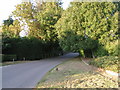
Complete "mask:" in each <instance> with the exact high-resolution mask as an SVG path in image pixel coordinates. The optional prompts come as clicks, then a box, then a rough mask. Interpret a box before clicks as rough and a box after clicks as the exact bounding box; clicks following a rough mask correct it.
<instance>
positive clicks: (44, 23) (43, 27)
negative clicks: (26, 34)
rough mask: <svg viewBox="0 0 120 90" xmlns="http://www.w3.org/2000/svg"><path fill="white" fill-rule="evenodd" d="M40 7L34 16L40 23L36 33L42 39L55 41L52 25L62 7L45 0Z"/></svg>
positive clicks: (59, 15)
mask: <svg viewBox="0 0 120 90" xmlns="http://www.w3.org/2000/svg"><path fill="white" fill-rule="evenodd" d="M42 8H43V9H42V10H41V11H39V12H38V13H37V15H36V16H35V17H36V19H37V20H38V23H39V24H40V29H39V30H38V31H37V35H38V36H39V37H40V38H41V39H43V40H47V41H56V40H57V37H56V36H57V35H56V33H55V28H54V25H55V24H56V22H57V21H58V20H59V18H60V17H61V13H62V8H61V7H60V6H59V5H57V4H56V2H46V3H44V5H43V6H42Z"/></svg>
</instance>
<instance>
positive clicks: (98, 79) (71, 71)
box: [36, 58, 118, 88]
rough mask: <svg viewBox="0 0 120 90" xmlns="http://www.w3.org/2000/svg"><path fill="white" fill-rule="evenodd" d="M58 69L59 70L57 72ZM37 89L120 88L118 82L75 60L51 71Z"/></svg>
mask: <svg viewBox="0 0 120 90" xmlns="http://www.w3.org/2000/svg"><path fill="white" fill-rule="evenodd" d="M57 69H58V70H57ZM36 87H37V88H118V82H117V80H116V81H112V80H110V79H109V78H107V77H104V76H101V75H100V74H98V73H97V72H95V70H94V69H93V68H92V67H90V66H87V65H85V64H84V63H83V62H81V60H80V58H75V59H72V60H69V61H67V62H64V63H62V64H60V65H58V66H56V67H55V68H53V69H52V70H50V71H49V72H48V73H47V74H46V75H45V76H44V77H43V79H42V80H41V81H40V82H39V83H38V85H37V86H36Z"/></svg>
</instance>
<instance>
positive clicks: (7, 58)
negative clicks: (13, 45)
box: [2, 54, 17, 62]
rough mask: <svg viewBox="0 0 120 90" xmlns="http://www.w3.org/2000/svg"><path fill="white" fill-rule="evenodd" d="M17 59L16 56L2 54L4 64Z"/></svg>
mask: <svg viewBox="0 0 120 90" xmlns="http://www.w3.org/2000/svg"><path fill="white" fill-rule="evenodd" d="M13 59H14V60H16V59H17V56H16V55H4V54H2V62H5V61H13Z"/></svg>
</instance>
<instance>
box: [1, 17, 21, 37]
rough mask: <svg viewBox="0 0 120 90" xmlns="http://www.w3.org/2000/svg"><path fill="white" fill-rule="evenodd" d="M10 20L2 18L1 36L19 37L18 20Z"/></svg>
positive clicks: (19, 27)
mask: <svg viewBox="0 0 120 90" xmlns="http://www.w3.org/2000/svg"><path fill="white" fill-rule="evenodd" d="M10 20H11V19H8V20H4V25H3V26H2V37H3V38H7V37H9V38H13V37H19V33H20V32H21V26H20V22H19V21H18V20H14V21H13V20H12V21H11V22H9V21H10Z"/></svg>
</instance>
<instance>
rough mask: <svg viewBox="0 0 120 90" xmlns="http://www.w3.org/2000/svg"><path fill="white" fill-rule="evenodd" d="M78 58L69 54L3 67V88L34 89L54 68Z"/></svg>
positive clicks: (75, 54) (76, 54)
mask: <svg viewBox="0 0 120 90" xmlns="http://www.w3.org/2000/svg"><path fill="white" fill-rule="evenodd" d="M76 56H78V53H69V54H66V55H63V56H59V57H55V58H49V59H42V60H40V61H32V62H28V63H22V64H16V65H9V66H4V67H2V88H34V87H35V86H36V84H37V83H38V82H39V81H40V80H41V79H42V77H43V76H44V75H45V74H46V73H47V72H48V71H49V70H50V69H52V68H53V67H55V66H56V65H58V64H60V63H62V62H63V61H65V60H68V59H71V58H74V57H76Z"/></svg>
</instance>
